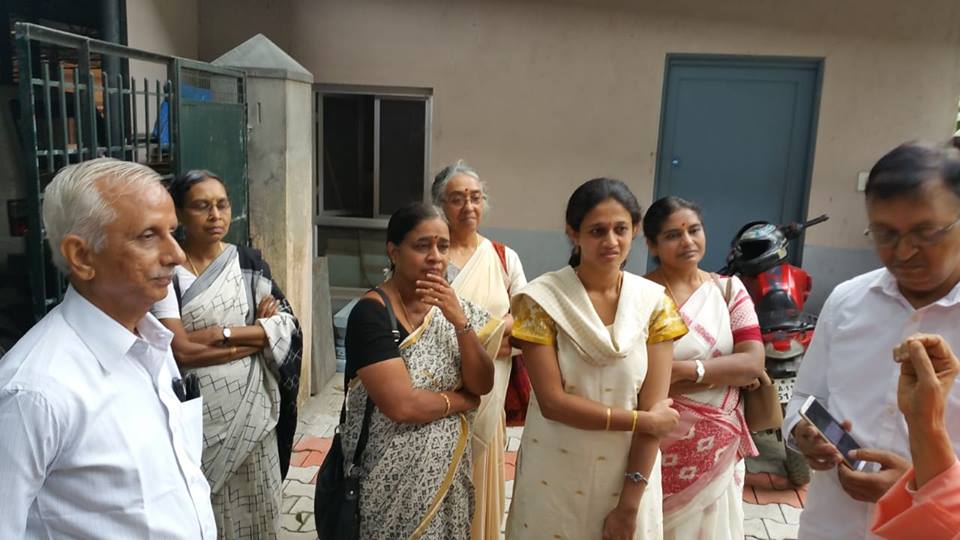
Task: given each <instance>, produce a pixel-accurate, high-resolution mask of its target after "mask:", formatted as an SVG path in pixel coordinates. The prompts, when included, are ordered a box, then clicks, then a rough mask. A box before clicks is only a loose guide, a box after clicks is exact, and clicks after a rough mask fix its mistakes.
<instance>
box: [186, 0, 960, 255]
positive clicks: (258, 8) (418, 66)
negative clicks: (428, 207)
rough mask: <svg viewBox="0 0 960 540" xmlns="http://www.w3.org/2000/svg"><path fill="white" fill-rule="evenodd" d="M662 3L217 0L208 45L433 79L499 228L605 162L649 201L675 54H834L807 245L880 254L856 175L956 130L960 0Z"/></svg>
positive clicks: (385, 76)
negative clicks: (905, 143)
mask: <svg viewBox="0 0 960 540" xmlns="http://www.w3.org/2000/svg"><path fill="white" fill-rule="evenodd" d="M634 4H643V5H641V6H640V7H633V6H634ZM660 4H662V3H661V2H656V3H655V2H642V3H641V2H628V1H626V0H621V1H619V2H618V1H592V2H587V1H586V0H584V1H582V2H564V3H561V2H532V1H527V2H519V1H509V2H493V1H488V2H449V1H430V0H406V1H402V2H401V1H379V2H375V1H351V2H348V1H329V0H328V1H316V0H286V1H282V0H277V1H271V2H264V1H263V0H204V1H203V2H202V3H201V5H200V22H201V27H202V28H203V29H204V32H203V34H202V35H201V36H200V41H199V52H200V56H201V58H204V59H210V58H213V57H216V56H217V55H219V54H221V53H223V52H224V51H226V50H228V49H230V48H232V47H233V46H235V45H236V44H238V43H240V42H241V41H243V40H244V39H246V38H247V37H249V36H250V35H252V34H254V33H256V32H263V33H264V34H266V35H267V36H268V37H270V38H271V39H273V40H275V41H276V42H277V43H278V44H279V45H280V46H281V47H283V48H284V49H286V50H287V51H288V52H289V53H290V54H291V55H292V56H293V57H295V58H297V59H298V60H299V61H300V62H301V63H302V64H303V65H304V66H305V67H306V68H307V69H308V70H310V71H311V72H313V73H314V74H315V77H316V79H317V81H322V82H329V83H357V84H382V85H406V86H426V87H431V88H433V89H434V96H435V98H434V125H433V154H432V156H433V169H434V170H436V169H437V168H439V167H440V166H442V165H443V164H444V163H446V162H449V161H451V160H453V159H455V158H457V157H461V156H462V157H465V158H467V159H468V160H469V161H470V162H471V163H472V164H473V165H474V166H475V167H477V168H478V170H480V171H481V173H482V175H483V177H484V178H485V179H486V180H487V181H488V182H489V183H490V186H491V191H492V201H493V207H494V210H493V212H492V214H491V215H490V216H489V218H488V223H491V224H492V225H495V226H496V227H498V228H507V229H554V230H555V229H557V228H559V227H560V224H561V220H562V211H563V206H564V204H565V201H566V197H567V196H569V194H570V192H571V191H572V189H573V188H574V187H575V186H576V185H578V184H579V183H580V182H582V181H583V180H585V179H587V178H591V177H593V176H597V175H601V174H602V175H613V176H619V177H621V178H623V179H625V180H627V181H628V182H629V183H630V184H631V186H632V187H633V188H634V189H635V191H636V193H637V194H638V196H639V197H640V198H641V202H642V203H644V204H645V205H646V204H649V202H650V199H651V196H652V193H653V177H654V167H655V156H656V150H657V139H658V136H659V121H660V104H661V93H662V87H663V71H664V61H665V55H666V54H667V53H680V52H683V53H718V54H720V53H722V54H743V55H789V56H806V57H823V58H825V73H824V81H823V91H822V96H821V108H820V119H819V126H818V129H817V145H816V157H815V164H814V168H813V184H812V193H811V200H810V213H811V214H819V213H821V212H826V213H829V214H831V216H833V219H832V220H831V221H830V222H829V223H827V224H825V225H822V226H820V227H818V228H816V229H813V230H812V231H811V233H810V234H809V236H808V243H809V244H814V245H823V246H833V247H847V248H866V247H867V244H866V243H865V241H864V240H863V238H862V237H861V235H860V231H862V230H863V226H864V225H865V219H864V217H863V211H862V194H861V193H858V192H857V191H856V179H857V173H858V172H859V171H864V170H868V169H869V168H870V166H871V165H872V163H873V162H874V161H875V160H876V159H877V158H878V157H879V156H880V155H881V154H882V153H883V152H884V151H885V150H887V149H889V148H891V147H892V146H893V145H895V144H896V143H898V142H900V141H902V140H905V139H910V138H925V139H943V138H945V137H947V136H948V135H950V134H951V133H952V132H953V126H954V122H955V119H956V108H957V97H958V95H960V72H958V55H960V3H957V2H955V1H953V0H927V1H924V2H915V3H907V2H902V1H901V0H875V1H870V0H849V1H844V2H833V1H828V0H818V1H809V0H793V1H786V0H784V1H778V2H774V1H770V0H745V1H741V2H713V1H706V0H682V1H673V2H671V3H669V4H670V5H669V6H665V7H664V6H661V5H660ZM621 5H623V6H628V7H620V6H621ZM644 6H646V7H644ZM532 197H535V198H536V199H537V200H538V201H539V202H538V208H541V209H543V210H542V211H539V212H529V211H528V208H525V204H526V203H527V202H528V201H529V200H530V199H531V198H532Z"/></svg>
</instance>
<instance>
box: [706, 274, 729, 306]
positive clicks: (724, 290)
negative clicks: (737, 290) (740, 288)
mask: <svg viewBox="0 0 960 540" xmlns="http://www.w3.org/2000/svg"><path fill="white" fill-rule="evenodd" d="M710 279H712V280H713V282H714V284H716V286H717V288H718V289H720V293H721V294H723V300H724V301H725V302H726V303H727V307H728V308H729V307H730V295H731V294H732V293H733V278H732V277H727V286H726V287H724V286H723V285H720V279H719V278H717V275H716V274H714V273H713V272H710Z"/></svg>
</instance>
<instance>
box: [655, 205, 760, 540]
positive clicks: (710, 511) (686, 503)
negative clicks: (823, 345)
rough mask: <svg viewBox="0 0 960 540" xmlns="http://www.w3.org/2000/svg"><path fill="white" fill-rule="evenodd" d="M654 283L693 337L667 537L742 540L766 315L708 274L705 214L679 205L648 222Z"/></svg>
mask: <svg viewBox="0 0 960 540" xmlns="http://www.w3.org/2000/svg"><path fill="white" fill-rule="evenodd" d="M643 231H644V235H645V236H646V238H647V246H648V247H649V249H650V253H651V254H652V255H653V256H654V257H656V259H657V262H658V263H659V265H658V267H657V269H656V270H654V271H653V272H651V273H650V274H649V275H648V277H649V278H650V279H651V280H653V281H656V282H657V283H659V284H661V285H663V286H664V287H666V289H667V292H668V294H670V297H671V298H672V299H673V300H674V302H675V303H676V304H677V305H679V306H680V314H681V316H682V317H683V320H684V322H685V323H686V325H687V326H688V327H689V328H690V333H689V334H687V335H686V336H684V337H683V339H681V340H679V341H678V342H677V343H676V344H675V346H674V354H673V358H674V362H673V370H672V376H671V385H670V396H671V397H673V399H674V407H675V408H676V409H677V410H678V411H679V412H680V426H679V428H678V429H677V430H676V431H674V432H673V433H671V434H670V435H669V436H667V437H665V438H664V439H663V440H662V441H661V446H660V448H661V451H662V452H663V462H662V472H663V520H664V527H663V529H664V538H665V539H667V540H674V539H676V540H683V539H686V538H712V539H715V540H738V539H742V538H743V537H744V528H743V519H744V515H743V480H744V472H745V471H744V464H743V458H744V457H746V456H751V455H756V447H755V446H754V445H753V440H752V439H751V438H750V431H749V429H748V428H747V423H746V420H745V419H744V416H743V405H742V403H741V399H740V387H741V386H747V385H749V384H750V383H752V382H754V381H755V380H756V378H757V377H758V376H760V375H761V374H762V373H763V344H762V341H761V340H762V337H761V335H760V326H759V324H758V322H757V314H756V312H755V311H754V308H753V302H752V301H751V300H750V295H749V294H748V293H747V290H746V289H745V288H744V286H743V283H741V282H740V280H739V279H737V278H735V277H722V278H721V277H718V276H715V275H712V274H709V273H707V272H704V271H703V270H700V269H699V267H698V266H699V263H700V261H701V260H702V259H703V255H704V252H705V251H704V250H705V247H706V236H705V233H704V228H703V223H702V218H701V215H700V209H699V208H698V207H697V205H695V204H693V203H691V202H689V201H685V200H683V199H680V198H678V197H666V198H663V199H660V200H658V201H656V202H654V203H653V205H651V206H650V209H649V210H648V211H647V215H646V216H645V217H644V218H643Z"/></svg>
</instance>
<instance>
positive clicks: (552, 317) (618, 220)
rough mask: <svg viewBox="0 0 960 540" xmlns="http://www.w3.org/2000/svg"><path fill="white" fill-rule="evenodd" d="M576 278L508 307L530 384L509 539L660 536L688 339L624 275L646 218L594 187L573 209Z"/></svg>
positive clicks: (603, 181)
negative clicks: (663, 446)
mask: <svg viewBox="0 0 960 540" xmlns="http://www.w3.org/2000/svg"><path fill="white" fill-rule="evenodd" d="M566 222H567V235H568V236H569V238H570V240H571V241H572V242H573V244H574V254H573V256H572V257H571V260H570V266H567V267H564V268H562V269H560V270H557V271H555V272H549V273H547V274H544V275H543V276H540V277H539V278H537V279H535V280H533V281H532V282H531V283H530V284H529V285H527V286H526V287H524V288H523V289H522V290H521V291H520V292H519V293H518V294H517V295H515V296H514V298H513V313H514V317H515V322H514V326H513V337H514V338H516V339H518V340H521V343H522V349H523V354H524V359H525V361H526V363H527V369H528V370H529V372H530V380H531V382H532V383H533V391H534V398H533V399H531V401H530V407H529V410H528V412H527V423H526V426H525V427H524V431H523V439H522V442H521V446H520V463H519V466H518V471H517V479H516V484H515V487H514V494H513V502H512V506H511V508H510V513H509V518H508V521H507V533H506V534H507V538H508V539H524V538H536V539H540V538H560V539H570V540H593V539H600V538H604V539H615V540H627V539H629V540H634V539H642V540H648V539H649V540H653V539H659V538H660V537H661V535H662V521H661V495H660V464H659V461H660V458H659V451H658V444H659V439H660V437H662V436H664V435H666V434H667V433H669V432H671V431H672V430H673V429H674V428H675V426H676V424H677V416H678V415H677V412H676V411H674V410H673V409H671V408H670V400H669V399H667V389H668V388H669V384H670V360H671V357H672V352H673V343H672V342H673V340H674V339H676V338H678V337H680V336H683V335H684V334H685V333H686V331H687V329H686V327H685V326H684V325H683V323H682V321H681V320H680V317H679V315H678V314H677V311H676V308H675V307H674V305H673V302H671V301H670V299H669V298H668V297H667V296H666V295H665V294H664V289H663V287H661V286H660V285H657V284H655V283H653V282H651V281H648V280H646V279H643V278H641V277H639V276H637V275H634V274H631V273H629V272H625V271H623V270H622V269H621V268H622V266H623V264H624V262H625V261H626V259H627V255H628V254H629V252H630V245H631V243H632V241H633V239H634V237H635V236H636V235H637V232H638V231H639V228H640V207H639V204H637V200H636V198H635V197H634V196H633V194H632V193H630V190H629V189H628V188H627V187H626V185H624V184H623V182H620V181H619V180H611V179H607V178H598V179H595V180H591V181H589V182H587V183H585V184H583V185H582V186H580V187H579V188H577V190H576V191H574V193H573V195H572V196H571V197H570V201H569V203H568V204H567V215H566Z"/></svg>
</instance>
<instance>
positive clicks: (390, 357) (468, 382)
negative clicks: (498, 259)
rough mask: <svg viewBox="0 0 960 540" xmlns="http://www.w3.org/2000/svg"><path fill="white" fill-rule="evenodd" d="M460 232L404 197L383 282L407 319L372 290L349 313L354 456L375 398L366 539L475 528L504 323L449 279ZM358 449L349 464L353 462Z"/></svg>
mask: <svg viewBox="0 0 960 540" xmlns="http://www.w3.org/2000/svg"><path fill="white" fill-rule="evenodd" d="M449 245H450V236H449V232H448V229H447V225H446V223H444V221H443V219H442V218H441V216H440V214H439V212H438V211H437V210H436V209H435V208H434V207H432V206H427V205H424V204H420V203H417V204H413V205H409V206H406V207H404V208H401V209H400V210H398V211H397V212H396V213H394V215H393V216H391V218H390V222H389V224H388V226H387V252H388V255H389V257H390V261H391V264H392V272H391V275H390V277H389V278H388V279H387V280H386V281H385V282H384V283H383V284H382V285H381V287H380V290H381V291H382V292H383V293H384V294H385V295H386V298H387V301H388V302H389V303H390V306H391V308H392V311H393V313H394V314H395V316H396V319H397V323H398V324H397V334H396V335H395V334H393V332H392V329H391V323H390V319H389V315H388V311H387V308H386V306H385V304H384V303H383V299H382V298H381V297H380V296H379V294H377V293H376V292H375V291H370V292H368V293H367V294H366V295H364V297H363V298H362V299H361V301H360V302H358V303H357V305H356V307H354V309H353V310H352V311H351V313H350V318H349V320H348V322H347V335H346V349H347V351H346V352H347V366H346V373H345V376H346V380H347V384H348V392H347V398H346V420H345V423H344V424H343V426H341V434H342V443H343V453H344V455H345V456H351V457H352V456H353V454H354V449H355V448H356V446H357V443H358V440H359V438H360V432H361V425H362V423H363V417H364V411H365V408H366V405H367V402H368V400H372V403H373V405H374V407H373V409H372V412H371V414H370V421H369V438H368V440H367V442H366V446H365V448H364V450H363V454H362V460H361V463H360V467H361V470H362V472H361V479H360V534H359V536H360V538H364V539H384V540H386V539H407V538H450V539H466V538H469V536H470V518H471V516H472V514H473V506H474V505H473V486H472V483H471V481H470V463H471V460H470V454H471V446H470V425H471V423H472V421H473V416H474V412H473V409H475V408H476V407H477V405H479V403H480V396H482V395H483V394H486V393H487V392H489V391H490V389H491V388H492V386H493V374H494V369H493V362H492V360H491V359H490V358H491V353H490V352H488V350H492V351H493V354H495V353H496V350H497V348H498V347H499V344H500V339H501V335H502V332H503V324H502V322H501V321H499V320H498V319H496V318H493V317H491V316H490V314H489V313H487V312H486V311H485V310H483V309H482V308H480V307H478V306H476V305H475V304H473V303H471V302H469V301H467V300H463V299H461V298H458V297H457V295H456V293H455V292H454V291H453V289H452V288H451V287H450V285H449V284H448V283H447V281H446V279H444V277H443V275H444V272H445V271H446V265H447V251H448V249H449ZM351 461H352V459H348V460H347V462H346V463H345V466H346V467H350V466H351V465H350V462H351Z"/></svg>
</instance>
